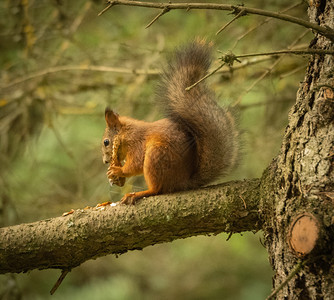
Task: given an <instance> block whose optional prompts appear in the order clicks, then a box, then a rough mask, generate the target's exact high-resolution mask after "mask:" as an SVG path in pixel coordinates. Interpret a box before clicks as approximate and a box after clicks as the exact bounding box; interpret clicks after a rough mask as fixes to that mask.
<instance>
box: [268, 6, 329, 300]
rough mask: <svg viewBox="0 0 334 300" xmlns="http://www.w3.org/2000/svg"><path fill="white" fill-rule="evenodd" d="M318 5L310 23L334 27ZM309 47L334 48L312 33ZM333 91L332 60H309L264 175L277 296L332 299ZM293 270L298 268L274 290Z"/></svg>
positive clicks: (327, 41)
mask: <svg viewBox="0 0 334 300" xmlns="http://www.w3.org/2000/svg"><path fill="white" fill-rule="evenodd" d="M318 2H319V1H314V3H318ZM320 2H321V3H320V5H317V6H316V5H315V4H314V5H313V6H311V7H310V8H309V16H310V20H311V22H314V23H318V24H320V25H321V26H324V27H325V26H329V27H331V28H334V6H333V1H320ZM310 47H312V48H315V49H333V43H332V42H331V41H330V40H328V39H326V38H324V37H322V36H319V35H316V37H315V39H314V40H313V41H312V43H311V46H310ZM333 86H334V64H333V56H332V55H326V56H317V55H315V56H312V58H311V59H310V62H309V66H308V68H307V73H306V76H305V79H304V81H303V82H302V83H301V85H300V88H299V90H298V93H297V100H296V104H295V105H294V107H293V108H292V109H291V111H290V114H289V125H288V127H287V129H286V132H285V135H284V138H283V143H282V148H281V152H280V154H279V156H278V157H277V159H276V160H275V162H274V163H273V164H272V165H271V166H270V168H268V170H267V172H266V173H265V178H266V180H265V181H264V184H263V186H264V187H266V188H268V184H267V183H270V188H272V189H273V192H274V193H273V198H272V201H274V205H273V206H272V205H270V206H268V203H264V205H263V217H264V218H265V219H266V224H265V228H264V231H265V238H266V247H267V249H268V252H269V257H270V262H271V265H272V267H273V269H274V271H275V276H274V290H275V289H276V290H277V291H278V290H279V291H278V293H277V295H276V296H277V299H333V297H334V296H333V295H334V284H333V281H334V268H333V258H334V255H333V254H334V252H333V240H332V239H333V225H334V217H333V203H334V193H333V182H334V180H333V179H334V173H333V154H334V148H333V145H334V110H333V106H334V102H333V101H334V99H333V98H334V97H333V95H334V88H333ZM267 200H268V199H267ZM266 207H267V208H270V207H275V209H274V210H273V211H272V212H269V211H268V209H266ZM300 261H303V263H302V264H298V263H299V262H300ZM296 266H298V267H300V268H301V270H300V271H299V272H297V274H296V275H295V276H293V277H292V279H291V280H289V281H288V282H287V284H286V285H285V286H284V287H283V288H279V286H280V285H281V284H282V283H283V282H284V281H285V279H286V278H287V277H288V276H289V274H291V273H292V272H293V271H294V270H295V269H296Z"/></svg>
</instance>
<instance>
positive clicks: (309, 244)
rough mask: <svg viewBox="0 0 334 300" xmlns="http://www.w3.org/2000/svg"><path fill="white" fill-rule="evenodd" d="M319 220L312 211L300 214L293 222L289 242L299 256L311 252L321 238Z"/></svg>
mask: <svg viewBox="0 0 334 300" xmlns="http://www.w3.org/2000/svg"><path fill="white" fill-rule="evenodd" d="M319 231H320V230H319V222H318V220H317V219H316V217H315V216H314V215H312V214H310V213H302V214H300V215H298V216H297V217H296V218H295V219H294V220H293V222H292V223H291V226H290V230H289V235H288V243H289V246H290V248H291V249H292V250H293V251H294V252H296V253H297V255H298V256H305V255H307V254H309V253H310V252H311V251H312V250H313V249H314V247H315V245H316V243H317V240H318V238H319Z"/></svg>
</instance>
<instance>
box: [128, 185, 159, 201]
mask: <svg viewBox="0 0 334 300" xmlns="http://www.w3.org/2000/svg"><path fill="white" fill-rule="evenodd" d="M157 194H158V192H156V191H154V190H152V189H149V190H146V191H141V192H135V193H128V194H125V195H124V196H123V198H122V199H121V204H135V203H136V202H137V201H138V200H139V199H141V198H144V197H149V196H154V195H157Z"/></svg>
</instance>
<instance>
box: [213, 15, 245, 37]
mask: <svg viewBox="0 0 334 300" xmlns="http://www.w3.org/2000/svg"><path fill="white" fill-rule="evenodd" d="M245 15H246V13H245V11H244V10H243V9H242V10H240V12H239V13H238V14H237V15H236V16H235V17H234V18H233V19H232V20H231V21H229V22H227V23H226V24H225V25H224V26H223V27H222V28H220V29H219V30H218V31H217V32H216V35H218V34H219V33H221V32H222V31H223V30H225V29H226V28H227V27H228V26H229V25H231V24H232V23H233V22H234V21H235V20H236V19H239V18H240V17H242V16H245Z"/></svg>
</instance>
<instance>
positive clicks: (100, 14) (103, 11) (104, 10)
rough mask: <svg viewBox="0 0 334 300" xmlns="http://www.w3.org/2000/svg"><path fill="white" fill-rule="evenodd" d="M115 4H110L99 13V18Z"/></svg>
mask: <svg viewBox="0 0 334 300" xmlns="http://www.w3.org/2000/svg"><path fill="white" fill-rule="evenodd" d="M113 5H114V4H113V3H110V4H109V5H108V6H107V7H105V8H104V9H103V10H102V11H100V12H99V13H98V15H97V16H98V17H99V16H102V15H103V14H104V13H105V12H106V11H107V10H108V9H109V8H110V7H112V6H113Z"/></svg>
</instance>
